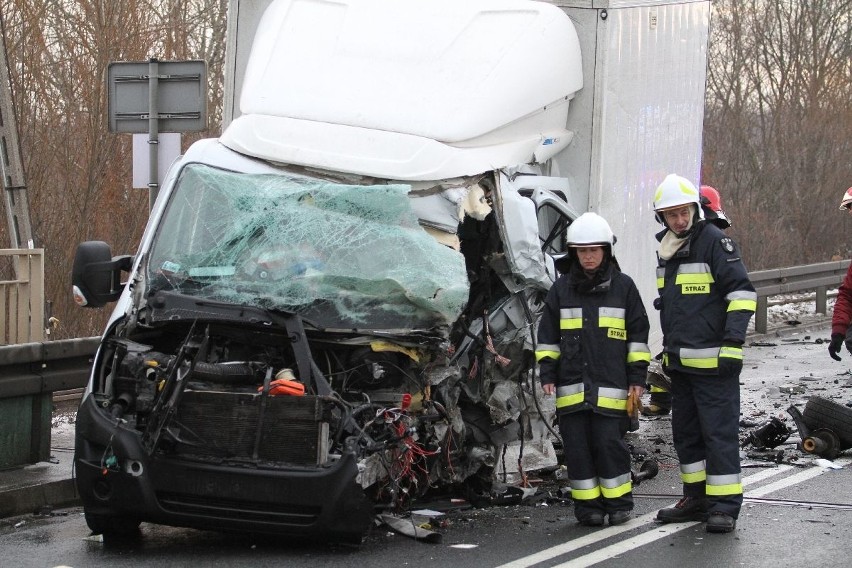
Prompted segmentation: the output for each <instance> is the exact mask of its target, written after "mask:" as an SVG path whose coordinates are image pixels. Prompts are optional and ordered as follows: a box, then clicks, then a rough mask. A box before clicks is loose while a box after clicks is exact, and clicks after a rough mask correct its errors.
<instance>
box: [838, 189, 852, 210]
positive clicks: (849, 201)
mask: <svg viewBox="0 0 852 568" xmlns="http://www.w3.org/2000/svg"><path fill="white" fill-rule="evenodd" d="M850 207H852V187H850V188H849V189H847V190H846V193H844V194H843V201H841V202H840V208H841V209H849V208H850Z"/></svg>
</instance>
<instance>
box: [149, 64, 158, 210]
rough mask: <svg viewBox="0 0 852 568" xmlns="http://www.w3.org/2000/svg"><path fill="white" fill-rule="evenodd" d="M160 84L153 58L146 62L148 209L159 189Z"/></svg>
mask: <svg viewBox="0 0 852 568" xmlns="http://www.w3.org/2000/svg"><path fill="white" fill-rule="evenodd" d="M159 82H160V71H159V63H158V62H157V59H156V58H155V57H152V58H151V59H150V60H149V61H148V156H149V159H148V162H149V163H148V209H149V210H153V209H154V202H155V201H157V193H158V191H159V187H160V182H159V178H160V171H159V170H160V168H159V164H158V162H157V159H158V157H159V148H160V135H159V124H158V121H159V109H158V108H157V90H158V88H159Z"/></svg>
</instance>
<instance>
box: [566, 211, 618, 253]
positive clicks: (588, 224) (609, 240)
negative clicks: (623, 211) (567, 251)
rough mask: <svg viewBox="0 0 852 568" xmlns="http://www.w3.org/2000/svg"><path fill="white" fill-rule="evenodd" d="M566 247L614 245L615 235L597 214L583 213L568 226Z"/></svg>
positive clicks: (604, 220)
mask: <svg viewBox="0 0 852 568" xmlns="http://www.w3.org/2000/svg"><path fill="white" fill-rule="evenodd" d="M567 240H568V246H570V247H588V246H597V245H609V246H610V247H611V246H612V245H614V244H615V235H613V234H612V229H610V227H609V223H607V222H606V219H604V218H603V217H601V216H600V215H598V214H597V213H583V214H582V215H580V216H579V217H577V218H576V219H574V221H573V222H572V223H571V224H570V225H569V226H568V234H567Z"/></svg>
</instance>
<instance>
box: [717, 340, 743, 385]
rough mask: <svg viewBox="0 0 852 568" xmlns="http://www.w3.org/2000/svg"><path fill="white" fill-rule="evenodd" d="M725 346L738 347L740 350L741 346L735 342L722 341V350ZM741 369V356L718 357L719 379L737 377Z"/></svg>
mask: <svg viewBox="0 0 852 568" xmlns="http://www.w3.org/2000/svg"><path fill="white" fill-rule="evenodd" d="M725 348H731V349H739V350H740V352H742V346H741V345H739V344H737V343H723V344H722V350H723V351H724V350H725ZM742 370H743V360H742V358H736V357H719V378H720V379H730V378H733V379H738V378H739V376H740V371H742Z"/></svg>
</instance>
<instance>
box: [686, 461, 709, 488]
mask: <svg viewBox="0 0 852 568" xmlns="http://www.w3.org/2000/svg"><path fill="white" fill-rule="evenodd" d="M706 467H707V466H706V465H705V463H704V460H701V461H697V462H693V463H682V464H680V480H681V481H683V482H684V483H699V482H701V481H704V480H705V479H707V469H706Z"/></svg>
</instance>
